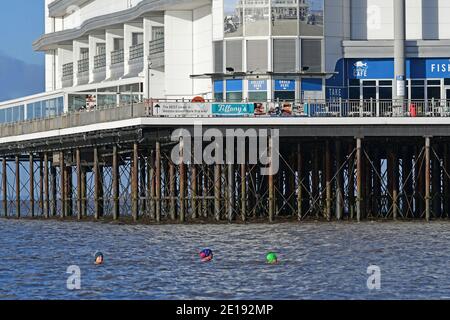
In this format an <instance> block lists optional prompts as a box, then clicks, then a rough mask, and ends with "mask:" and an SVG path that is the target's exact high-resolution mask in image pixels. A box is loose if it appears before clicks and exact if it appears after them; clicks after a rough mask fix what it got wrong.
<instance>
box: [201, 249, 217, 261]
mask: <svg viewBox="0 0 450 320" xmlns="http://www.w3.org/2000/svg"><path fill="white" fill-rule="evenodd" d="M213 257H214V255H213V252H212V251H211V250H210V249H204V250H202V252H200V259H201V260H202V262H210V261H211V260H212V259H213Z"/></svg>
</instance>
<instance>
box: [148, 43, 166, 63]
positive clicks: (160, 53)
mask: <svg viewBox="0 0 450 320" xmlns="http://www.w3.org/2000/svg"><path fill="white" fill-rule="evenodd" d="M164 50H165V46H164V38H160V39H156V40H152V41H150V43H149V60H150V62H151V63H152V68H162V67H164Z"/></svg>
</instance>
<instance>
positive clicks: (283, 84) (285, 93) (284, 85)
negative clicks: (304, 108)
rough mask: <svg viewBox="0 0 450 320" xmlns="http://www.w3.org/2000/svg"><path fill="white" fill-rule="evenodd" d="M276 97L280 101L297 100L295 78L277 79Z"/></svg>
mask: <svg viewBox="0 0 450 320" xmlns="http://www.w3.org/2000/svg"><path fill="white" fill-rule="evenodd" d="M274 99H275V100H279V101H293V100H295V80H275V91H274Z"/></svg>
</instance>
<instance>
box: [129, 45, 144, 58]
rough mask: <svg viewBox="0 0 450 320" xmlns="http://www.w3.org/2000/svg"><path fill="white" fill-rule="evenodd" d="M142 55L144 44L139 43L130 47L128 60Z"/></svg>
mask: <svg viewBox="0 0 450 320" xmlns="http://www.w3.org/2000/svg"><path fill="white" fill-rule="evenodd" d="M143 56H144V44H143V43H140V44H137V45H134V46H131V47H130V60H131V61H132V60H136V59H139V58H142V57H143Z"/></svg>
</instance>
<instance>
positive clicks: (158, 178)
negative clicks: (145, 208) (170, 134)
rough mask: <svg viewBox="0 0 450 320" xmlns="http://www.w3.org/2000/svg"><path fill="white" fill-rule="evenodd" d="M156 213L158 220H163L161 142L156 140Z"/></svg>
mask: <svg viewBox="0 0 450 320" xmlns="http://www.w3.org/2000/svg"><path fill="white" fill-rule="evenodd" d="M155 189H156V190H155V194H156V201H155V202H156V203H155V214H156V222H160V221H161V143H160V142H159V141H157V142H156V146H155Z"/></svg>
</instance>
